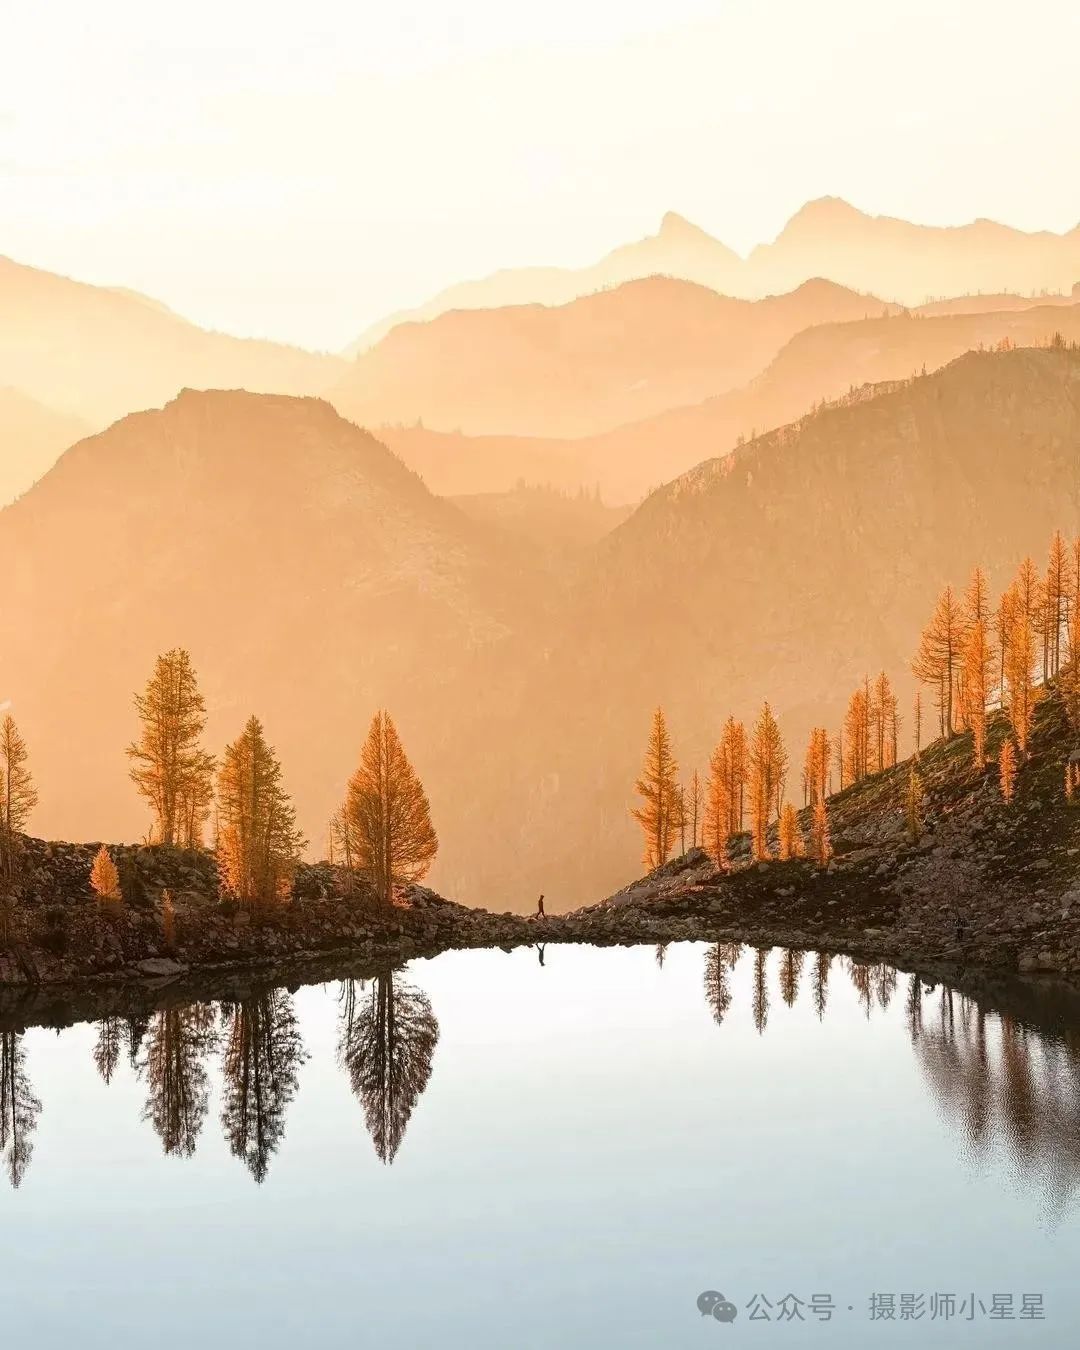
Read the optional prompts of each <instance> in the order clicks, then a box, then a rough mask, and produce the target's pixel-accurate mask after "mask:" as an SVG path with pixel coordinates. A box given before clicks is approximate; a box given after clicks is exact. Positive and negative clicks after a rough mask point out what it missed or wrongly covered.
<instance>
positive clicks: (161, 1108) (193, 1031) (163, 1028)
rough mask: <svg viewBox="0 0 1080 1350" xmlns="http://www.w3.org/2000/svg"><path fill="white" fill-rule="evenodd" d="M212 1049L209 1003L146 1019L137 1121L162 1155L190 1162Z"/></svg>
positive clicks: (206, 1098) (213, 1036)
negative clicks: (146, 1125)
mask: <svg viewBox="0 0 1080 1350" xmlns="http://www.w3.org/2000/svg"><path fill="white" fill-rule="evenodd" d="M99 1044H100V1038H99ZM216 1044H217V1033H216V1031H215V1028H214V1010H213V1008H212V1007H211V1006H210V1005H209V1004H206V1003H193V1004H191V1005H190V1006H189V1007H186V1008H168V1009H166V1010H165V1011H163V1012H159V1013H155V1014H154V1016H153V1017H152V1018H151V1021H150V1028H149V1035H148V1037H147V1041H146V1055H145V1059H144V1060H143V1061H142V1063H141V1064H140V1070H141V1071H142V1072H143V1073H144V1074H145V1076H146V1082H147V1101H146V1108H145V1110H144V1111H143V1119H144V1120H149V1121H150V1123H151V1124H152V1125H153V1127H154V1129H155V1131H156V1132H157V1136H158V1138H159V1139H160V1140H161V1146H162V1148H163V1149H164V1151H165V1152H166V1153H178V1154H180V1155H181V1156H182V1157H185V1158H190V1157H191V1156H192V1154H193V1153H194V1152H195V1143H196V1141H197V1139H198V1137H199V1131H200V1130H201V1129H202V1125H203V1121H204V1120H205V1119H206V1112H207V1108H208V1106H209V1103H210V1090H209V1084H208V1079H207V1071H206V1057H207V1056H208V1055H209V1053H210V1052H211V1050H213V1048H214V1046H215V1045H216ZM102 1076H103V1077H104V1074H103V1075H102ZM107 1081H108V1079H106V1082H107Z"/></svg>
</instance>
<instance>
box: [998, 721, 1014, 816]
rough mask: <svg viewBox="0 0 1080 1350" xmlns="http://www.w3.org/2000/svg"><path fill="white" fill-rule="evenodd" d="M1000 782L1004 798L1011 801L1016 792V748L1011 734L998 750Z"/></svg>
mask: <svg viewBox="0 0 1080 1350" xmlns="http://www.w3.org/2000/svg"><path fill="white" fill-rule="evenodd" d="M998 782H999V783H1000V784H1001V797H1002V800H1003V801H1004V802H1006V803H1008V802H1011V801H1012V799H1013V796H1014V794H1015V792H1016V748H1015V746H1014V745H1013V742H1012V737H1010V736H1006V737H1005V739H1004V740H1003V741H1002V742H1001V749H1000V750H999V751H998Z"/></svg>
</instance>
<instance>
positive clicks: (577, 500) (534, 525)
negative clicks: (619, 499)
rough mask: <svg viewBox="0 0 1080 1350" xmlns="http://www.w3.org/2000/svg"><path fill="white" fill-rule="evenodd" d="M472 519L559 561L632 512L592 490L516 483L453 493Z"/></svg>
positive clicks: (532, 552)
mask: <svg viewBox="0 0 1080 1350" xmlns="http://www.w3.org/2000/svg"><path fill="white" fill-rule="evenodd" d="M451 500H452V501H453V503H454V505H455V506H457V507H458V508H459V509H460V510H461V511H463V512H464V513H465V515H467V516H468V517H469V518H470V519H472V520H475V521H478V522H480V523H482V524H484V525H487V526H490V527H492V528H494V529H496V530H499V531H501V532H502V533H503V534H504V535H505V536H506V539H507V541H508V542H509V543H512V544H513V545H515V546H517V547H519V548H521V549H523V550H525V551H526V552H528V553H529V554H530V555H531V556H532V557H533V558H534V560H535V559H536V557H537V555H543V556H546V557H549V558H550V560H551V561H552V563H555V564H561V563H564V562H566V561H568V560H572V559H575V558H576V557H577V556H578V555H579V554H580V553H581V552H582V550H584V549H586V548H588V547H589V546H590V545H593V544H596V543H597V542H599V540H601V539H602V538H603V537H604V535H606V534H610V533H611V531H612V530H613V529H614V528H615V526H616V525H620V524H622V522H623V521H624V520H625V519H626V518H627V516H628V515H629V514H630V509H631V508H630V507H628V506H607V505H605V503H604V502H603V501H602V500H601V499H600V498H598V497H597V496H595V495H594V494H590V493H586V492H579V493H565V492H560V491H558V490H557V489H554V488H548V487H526V486H524V485H521V486H518V487H516V488H514V489H513V490H512V491H511V492H481V493H476V494H474V495H471V496H462V497H453V498H451Z"/></svg>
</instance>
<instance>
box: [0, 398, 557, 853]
mask: <svg viewBox="0 0 1080 1350" xmlns="http://www.w3.org/2000/svg"><path fill="white" fill-rule="evenodd" d="M0 559H2V564H0V565H2V567H3V570H4V575H5V577H6V578H7V582H6V585H5V605H4V607H3V614H2V617H0V650H2V651H3V653H4V662H3V690H2V694H3V697H4V698H10V699H12V700H13V704H14V708H15V711H16V715H17V716H18V718H19V721H20V725H24V726H25V728H26V734H27V735H28V737H31V738H32V741H33V743H34V751H33V753H34V759H35V769H34V772H35V777H36V778H37V780H38V784H39V788H40V792H41V801H42V806H41V811H40V816H39V818H38V819H37V821H36V823H37V824H38V826H39V828H40V829H42V830H43V831H45V832H46V833H49V834H52V835H57V836H69V837H94V838H97V837H101V838H138V837H140V836H141V833H142V830H143V829H144V828H145V822H144V820H143V813H142V811H141V810H140V808H139V805H138V803H137V799H136V796H135V794H134V789H133V787H132V785H131V784H130V783H129V782H127V781H126V779H127V770H126V765H125V763H124V758H123V746H124V744H125V742H126V741H127V740H130V737H131V729H132V725H133V717H134V710H133V707H132V693H133V691H134V690H136V689H140V688H141V687H142V686H143V685H144V684H145V681H146V678H147V676H148V673H149V671H150V668H151V665H152V663H153V660H154V657H155V655H156V653H158V652H159V651H163V650H166V649H168V648H169V647H171V646H175V645H177V644H179V645H183V646H186V647H188V648H189V649H190V651H191V652H192V655H193V658H194V661H195V663H196V667H197V669H198V672H199V675H200V679H201V682H202V685H203V688H204V690H205V693H206V697H207V701H208V705H209V709H210V722H209V728H208V744H209V745H210V746H212V747H213V748H214V749H215V750H218V749H220V748H221V747H222V746H223V745H224V744H225V743H226V741H227V740H228V739H231V738H232V737H234V736H235V735H236V734H237V732H238V729H239V728H240V727H241V726H242V725H243V722H244V720H245V719H246V717H247V716H248V715H249V713H251V712H257V713H258V714H259V716H260V717H261V718H262V719H263V721H264V723H265V726H266V730H267V736H268V738H269V739H270V741H271V743H272V744H274V745H275V746H276V748H277V750H278V752H279V754H280V757H281V759H282V762H283V764H284V765H285V773H286V785H287V787H288V789H289V790H290V791H291V792H293V793H294V794H295V796H296V798H297V800H298V803H300V804H301V809H302V823H303V825H304V827H305V829H306V830H307V832H308V834H309V836H310V837H311V838H312V840H313V841H314V843H315V846H316V847H317V848H321V847H323V845H324V842H325V841H324V825H325V822H326V820H327V819H328V815H329V810H330V809H331V808H332V807H335V806H336V805H337V800H338V798H339V796H340V794H341V793H342V792H343V789H344V783H345V779H346V777H347V776H348V774H349V773H351V772H352V770H353V769H354V768H355V759H356V755H357V753H358V748H359V744H360V741H361V739H362V736H363V733H364V731H365V730H366V728H367V724H368V721H369V719H370V716H371V714H372V712H373V711H374V710H375V709H376V708H378V707H380V706H382V705H384V704H385V705H389V706H391V707H392V708H393V709H394V716H395V720H396V722H397V724H398V726H399V727H400V729H401V732H402V735H403V736H404V737H405V738H406V742H407V744H408V746H409V751H410V756H411V757H412V759H413V760H414V762H415V763H416V764H417V766H418V768H419V770H420V771H421V773H424V772H425V769H426V767H427V764H428V763H429V761H430V757H431V755H432V753H433V752H434V751H436V750H438V748H439V747H440V746H441V745H442V743H443V742H444V741H445V739H446V736H447V726H446V715H447V711H448V710H451V709H452V706H453V701H452V700H451V699H450V697H449V696H447V697H444V696H443V695H442V694H441V693H440V691H441V690H442V689H443V688H444V687H445V686H446V685H447V683H448V681H451V680H453V679H454V678H455V675H456V674H457V672H458V671H459V670H460V668H461V667H462V665H463V663H465V662H466V661H467V659H468V657H469V655H470V653H471V652H472V651H473V650H474V649H475V648H477V647H480V646H483V645H484V644H487V643H491V642H494V641H497V640H499V639H501V638H502V637H503V636H504V635H505V634H506V633H507V632H508V631H509V630H510V627H511V625H512V624H516V623H519V622H522V621H524V617H525V614H526V609H527V607H528V605H530V604H531V603H532V602H533V599H534V597H535V596H536V595H537V594H538V592H539V583H536V585H535V587H534V586H533V583H532V582H531V581H530V579H529V577H527V576H524V575H521V573H520V564H521V559H520V555H519V553H518V552H517V551H516V550H513V549H510V548H509V547H507V546H506V545H505V543H504V541H503V539H502V536H501V534H500V533H499V532H498V531H490V532H489V531H487V530H485V529H484V528H483V527H481V526H479V525H477V524H475V523H474V522H473V521H471V520H469V519H468V518H467V517H466V516H464V515H463V514H462V513H461V512H459V511H458V510H457V509H456V508H455V507H454V506H452V505H451V504H449V503H448V502H445V501H443V500H441V499H439V498H436V497H433V496H432V495H431V493H429V492H428V490H427V489H426V488H425V487H424V485H423V484H422V483H421V482H420V480H419V479H418V478H417V477H416V476H415V475H414V474H412V473H411V472H410V471H409V470H408V469H406V468H405V467H404V466H403V465H402V464H401V463H400V462H399V461H398V460H397V459H396V458H395V457H394V456H393V455H392V454H391V453H390V452H389V451H388V450H386V449H385V447H383V446H382V445H380V444H379V443H378V442H377V441H375V440H374V439H373V438H372V437H370V436H369V435H367V433H365V432H363V431H361V430H359V429H358V428H356V427H355V426H353V425H352V424H350V423H348V422H345V421H344V420H342V419H341V418H340V417H339V416H338V415H337V414H336V413H335V412H334V410H333V409H332V408H331V407H330V406H329V405H328V404H326V403H323V402H320V401H319V400H316V399H296V398H288V397H285V396H277V395H255V394H245V393H230V392H210V393H197V392H193V391H185V392H184V393H182V394H181V395H180V396H179V397H178V398H177V399H176V400H174V401H173V402H171V403H170V404H168V405H167V406H166V407H165V408H164V409H162V410H160V411H153V412H143V413H138V414H135V415H132V416H130V417H127V418H124V419H123V420H122V421H120V422H118V423H116V424H115V425H114V426H112V427H110V428H109V429H108V430H107V431H105V432H103V433H101V434H100V435H97V436H94V437H91V438H90V439H87V440H84V441H81V442H79V443H78V444H77V445H75V446H74V447H73V448H72V449H70V450H69V451H68V452H67V453H66V454H65V455H64V456H63V457H62V458H61V460H60V461H59V463H58V464H57V465H56V467H55V468H54V469H53V470H52V471H51V472H50V473H48V474H47V475H46V476H45V478H44V479H42V481H41V482H39V483H38V484H37V485H36V486H35V487H34V488H33V489H31V491H30V492H29V493H27V495H26V496H24V497H23V498H21V499H20V500H19V501H18V502H16V503H15V504H14V505H12V506H9V507H8V508H7V509H6V510H4V511H2V512H0ZM531 575H532V574H531V573H530V576H531ZM43 616H47V618H46V617H43ZM454 697H455V698H456V695H455V696H454ZM473 697H474V698H475V690H474V693H473ZM435 801H436V803H437V802H438V797H437V795H436V798H435Z"/></svg>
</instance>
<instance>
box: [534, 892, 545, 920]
mask: <svg viewBox="0 0 1080 1350" xmlns="http://www.w3.org/2000/svg"><path fill="white" fill-rule="evenodd" d="M536 917H537V918H538V919H546V918H547V915H546V914H545V913H544V897H543V896H541V897H540V899H539V900H537V902H536Z"/></svg>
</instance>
